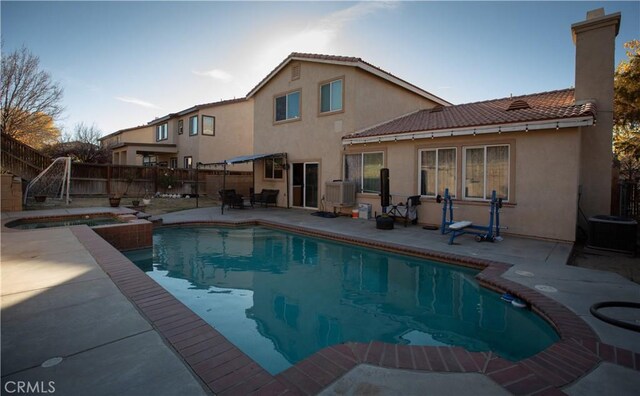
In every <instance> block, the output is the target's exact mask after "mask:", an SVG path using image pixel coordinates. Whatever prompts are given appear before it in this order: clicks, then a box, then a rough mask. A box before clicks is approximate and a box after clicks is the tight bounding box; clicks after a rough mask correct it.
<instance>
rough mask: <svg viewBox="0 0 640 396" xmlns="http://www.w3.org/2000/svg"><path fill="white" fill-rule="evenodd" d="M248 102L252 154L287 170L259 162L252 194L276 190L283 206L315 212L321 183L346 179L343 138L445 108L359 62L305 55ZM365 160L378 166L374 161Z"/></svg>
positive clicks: (288, 62)
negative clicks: (422, 111)
mask: <svg viewBox="0 0 640 396" xmlns="http://www.w3.org/2000/svg"><path fill="white" fill-rule="evenodd" d="M247 97H248V98H250V99H252V100H253V102H254V140H253V150H254V153H280V152H285V153H286V154H287V161H288V170H287V171H288V172H290V174H289V177H285V176H286V175H285V174H284V172H283V170H282V162H279V161H282V160H281V159H278V158H274V159H267V160H264V161H260V162H258V163H256V166H255V172H256V174H255V184H256V190H257V191H259V190H260V189H262V188H269V189H278V190H280V191H281V193H280V194H279V196H278V200H279V205H280V206H293V207H302V208H317V207H318V206H319V205H320V204H321V198H322V196H323V195H324V193H325V191H324V188H325V187H324V184H325V181H329V180H333V179H341V178H342V177H343V174H342V170H343V167H342V164H343V151H342V138H343V137H344V136H345V135H347V134H350V133H352V132H354V131H357V130H359V129H362V128H365V127H368V126H371V125H374V124H377V123H381V122H385V121H388V120H389V119H392V118H395V117H399V116H402V115H405V114H407V113H410V112H414V111H416V110H419V109H424V108H432V107H435V106H448V105H450V103H449V102H447V101H445V100H444V99H441V98H439V97H437V96H435V95H433V94H431V93H429V92H427V91H425V90H423V89H420V88H418V87H416V86H414V85H412V84H410V83H408V82H406V81H404V80H402V79H400V78H398V77H396V76H394V75H392V74H390V73H388V72H386V71H384V70H382V69H380V68H377V67H375V66H373V65H371V64H369V63H367V62H365V61H364V60H362V59H360V58H354V57H342V56H329V55H315V54H303V53H292V54H291V55H289V56H288V57H287V58H286V59H285V60H284V61H283V62H282V63H280V65H278V66H277V67H276V68H275V69H274V70H273V71H272V72H271V73H269V75H268V76H266V77H265V78H264V79H263V80H262V81H261V82H260V83H259V84H258V85H257V86H256V87H255V88H254V89H253V90H251V92H249V94H248V95H247ZM363 161H365V162H367V163H368V162H369V161H372V162H373V163H375V164H378V165H382V162H381V161H382V159H381V158H377V157H372V158H364V159H363ZM287 181H289V182H290V186H287V185H286V183H287ZM287 191H289V193H288V194H287Z"/></svg>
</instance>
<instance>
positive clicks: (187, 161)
mask: <svg viewBox="0 0 640 396" xmlns="http://www.w3.org/2000/svg"><path fill="white" fill-rule="evenodd" d="M184 168H185V169H191V168H193V157H192V156H190V155H189V156H186V157H184Z"/></svg>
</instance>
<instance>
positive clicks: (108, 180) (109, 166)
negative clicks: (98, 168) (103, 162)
mask: <svg viewBox="0 0 640 396" xmlns="http://www.w3.org/2000/svg"><path fill="white" fill-rule="evenodd" d="M107 195H111V165H107Z"/></svg>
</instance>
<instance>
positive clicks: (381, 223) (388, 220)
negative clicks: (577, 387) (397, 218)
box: [376, 215, 393, 230]
mask: <svg viewBox="0 0 640 396" xmlns="http://www.w3.org/2000/svg"><path fill="white" fill-rule="evenodd" d="M376 228H377V229H379V230H393V218H392V217H389V216H387V215H379V216H378V217H376Z"/></svg>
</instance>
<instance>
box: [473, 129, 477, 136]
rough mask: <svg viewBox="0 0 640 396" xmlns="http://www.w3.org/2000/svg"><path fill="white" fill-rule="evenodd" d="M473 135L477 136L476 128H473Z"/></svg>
mask: <svg viewBox="0 0 640 396" xmlns="http://www.w3.org/2000/svg"><path fill="white" fill-rule="evenodd" d="M473 136H476V128H473Z"/></svg>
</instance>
